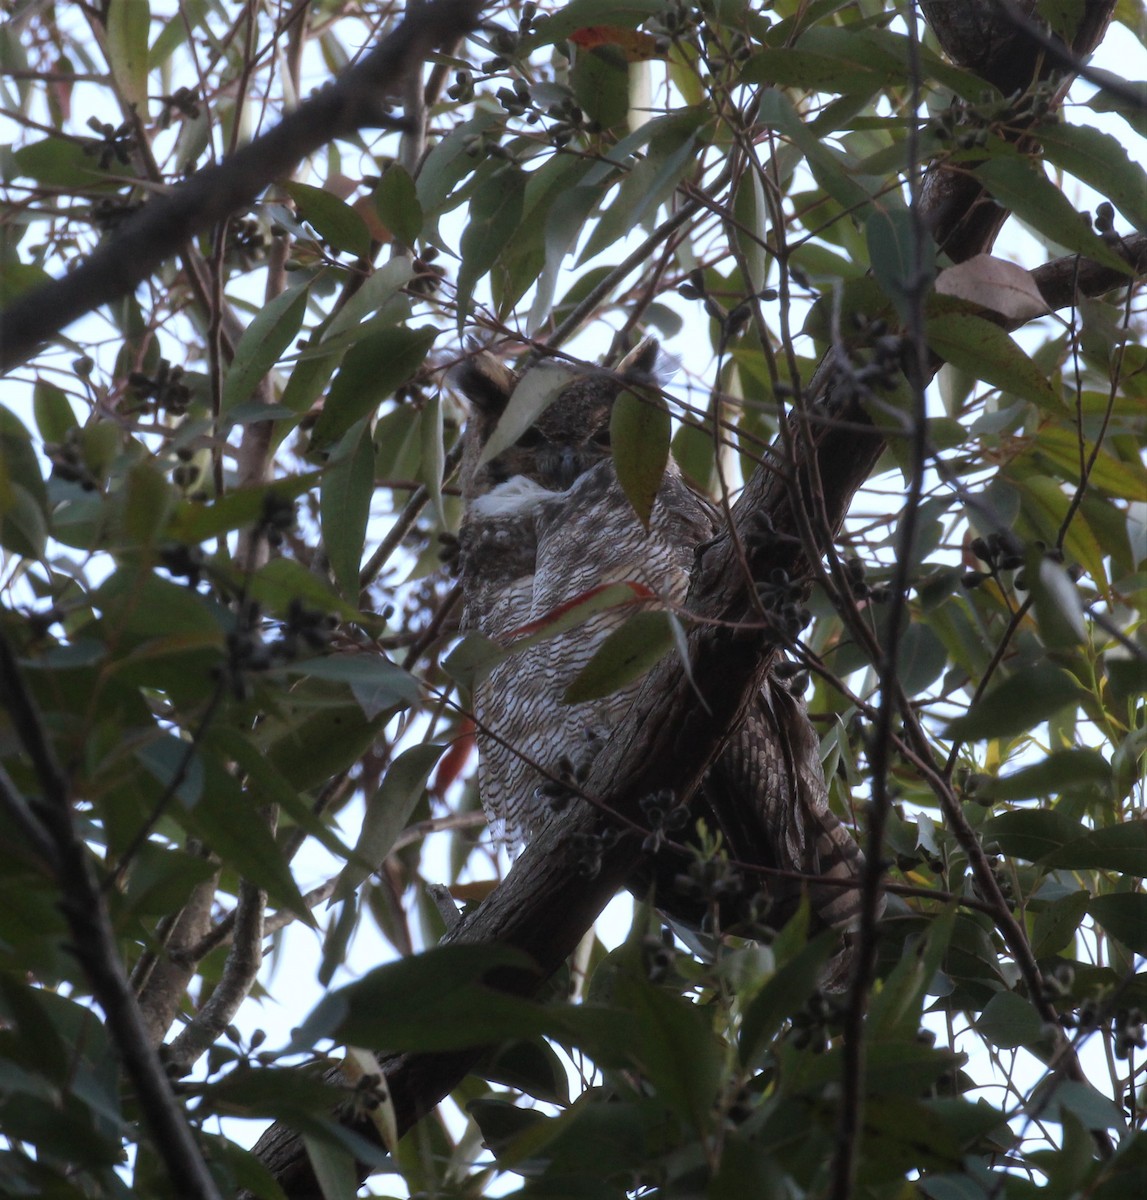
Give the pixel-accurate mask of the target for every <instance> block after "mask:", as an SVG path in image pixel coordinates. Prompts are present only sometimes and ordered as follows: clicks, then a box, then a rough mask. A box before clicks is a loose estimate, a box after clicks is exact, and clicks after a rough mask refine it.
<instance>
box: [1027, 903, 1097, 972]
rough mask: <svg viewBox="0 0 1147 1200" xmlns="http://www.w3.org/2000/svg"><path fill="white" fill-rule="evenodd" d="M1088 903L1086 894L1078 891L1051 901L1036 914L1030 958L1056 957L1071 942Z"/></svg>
mask: <svg viewBox="0 0 1147 1200" xmlns="http://www.w3.org/2000/svg"><path fill="white" fill-rule="evenodd" d="M1089 899H1090V898H1089V896H1088V894H1087V892H1086V891H1083V890H1082V889H1081V890H1080V891H1078V892H1072V893H1071V894H1070V895H1068V896H1061V897H1060V898H1059V899H1058V900H1053V901H1052V902H1051V903H1050V904H1049V905H1048V906H1047V907H1046V908H1042V909H1040V910H1039V911H1038V912H1037V913H1036V915H1035V922H1034V923H1033V925H1032V936H1031V944H1032V954H1034V955H1035V956H1036V958H1050V957H1051V956H1052V955H1053V954H1060V953H1062V952H1063V951H1064V950H1066V949H1067V948H1068V947H1069V946H1070V945H1071V944H1072V943H1073V942H1074V941H1075V934H1076V931H1077V930H1078V929H1079V923H1080V921H1082V920H1083V916H1084V914H1085V913H1086V912H1087V905H1088V900H1089Z"/></svg>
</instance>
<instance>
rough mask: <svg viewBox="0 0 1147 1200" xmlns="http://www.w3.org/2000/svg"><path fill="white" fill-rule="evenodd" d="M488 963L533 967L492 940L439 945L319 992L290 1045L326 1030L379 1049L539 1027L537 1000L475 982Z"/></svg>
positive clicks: (429, 1045)
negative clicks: (489, 942)
mask: <svg viewBox="0 0 1147 1200" xmlns="http://www.w3.org/2000/svg"><path fill="white" fill-rule="evenodd" d="M495 971H515V972H526V973H527V974H532V973H533V972H534V967H533V964H532V961H531V960H530V959H529V958H528V957H527V956H526V955H524V954H523V953H521V951H518V950H514V949H512V948H511V947H509V946H497V945H475V946H467V945H455V946H438V947H436V948H434V949H432V950H427V951H425V952H424V953H422V954H416V955H412V956H411V957H409V958H404V959H401V960H400V961H398V962H394V963H388V964H387V965H386V966H383V967H376V968H375V969H374V970H373V971H370V972H368V973H367V974H366V975H364V976H363V978H362V979H360V980H358V981H357V982H355V983H352V984H350V985H348V986H347V987H344V988H339V989H337V990H336V991H333V992H330V993H329V994H328V995H327V996H326V997H325V998H324V999H323V1000H321V1001H320V1002H319V1004H318V1005H317V1007H316V1008H315V1009H314V1010H313V1011H312V1012H311V1014H310V1015H309V1016H308V1017H307V1019H306V1020H305V1021H304V1022H303V1023H302V1025H301V1026H300V1027H299V1028H298V1029H297V1030H295V1033H294V1036H293V1037H292V1040H291V1047H290V1048H291V1049H292V1050H301V1049H304V1048H307V1047H310V1046H312V1045H314V1043H315V1042H316V1041H318V1040H319V1039H320V1038H326V1037H330V1038H334V1039H336V1040H337V1041H339V1042H343V1043H348V1042H349V1043H351V1044H352V1045H355V1046H363V1047H365V1048H367V1049H370V1050H376V1051H380V1052H381V1051H398V1050H411V1051H414V1050H419V1051H433V1050H458V1049H462V1048H464V1047H470V1046H481V1045H484V1044H486V1043H488V1042H498V1041H503V1040H505V1039H507V1038H511V1037H527V1036H531V1035H533V1034H535V1033H540V1032H542V1031H543V1030H544V1029H545V1026H546V1022H545V1021H544V1019H543V1013H544V1010H543V1009H542V1008H541V1006H539V1005H535V1004H532V1003H531V1002H529V1001H526V1000H519V999H517V998H515V997H513V996H509V995H507V994H505V993H502V992H496V991H494V990H493V989H491V988H490V987H487V986H486V985H485V984H484V983H483V982H482V981H483V979H484V977H485V976H487V975H488V974H490V973H492V972H495Z"/></svg>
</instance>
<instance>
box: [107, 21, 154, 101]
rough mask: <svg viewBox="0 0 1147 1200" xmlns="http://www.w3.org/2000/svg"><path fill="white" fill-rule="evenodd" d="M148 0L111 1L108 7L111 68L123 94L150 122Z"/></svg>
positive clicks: (149, 23)
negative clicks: (148, 106)
mask: <svg viewBox="0 0 1147 1200" xmlns="http://www.w3.org/2000/svg"><path fill="white" fill-rule="evenodd" d="M150 28H151V8H150V5H149V4H148V0H111V2H110V4H109V5H108V8H107V24H106V26H105V29H106V31H107V55H108V66H110V67H111V71H112V76H113V78H114V79H115V81H116V86H117V87H118V88H119V90H120V94H121V95H122V96H123V98H124V99H125V100H126V101H127V102H128V103H129V104H134V105H135V106H136V108H137V109H138V110H139V115H140V117H141V118H142V119H143V120H144V121H146V120H147V71H148V57H147V45H148V34H149V31H150Z"/></svg>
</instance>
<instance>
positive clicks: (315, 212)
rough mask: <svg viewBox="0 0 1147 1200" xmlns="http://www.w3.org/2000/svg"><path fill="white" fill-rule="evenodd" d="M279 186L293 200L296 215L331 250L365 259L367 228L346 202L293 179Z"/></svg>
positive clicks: (368, 232)
mask: <svg viewBox="0 0 1147 1200" xmlns="http://www.w3.org/2000/svg"><path fill="white" fill-rule="evenodd" d="M282 187H283V190H284V191H285V192H286V193H287V194H288V195H289V196H290V197H291V199H292V200H294V202H295V207H296V208H297V209H298V210H299V216H300V217H302V218H303V220H304V221H306V222H307V224H308V225H310V226H312V227H313V228H314V230H315V232H316V233H318V235H319V237H321V238H322V239H323V240H324V241H326V242H328V243H329V244H330V246H331V247H332V249H334V250H345V251H346V252H347V253H349V254H353V255H355V257H356V258H365V257H366V256H367V255H368V254H369V253H370V231H369V230H368V229H367V227H366V222H365V221H363V219H362V217H360V216H359V215H358V213H356V212H355V210H354V209H353V208H352V207H351V206H350V205H349V204H347V203H346V202H345V201H343V200H340V199H339V198H338V197H337V196H335V195H333V194H332V193H331V192H327V191H324V190H323V189H322V188H318V187H314V186H312V185H311V184H309V183H300V182H299V181H297V180H294V179H291V180H288V181H287V182H286V183H284V184H283V185H282Z"/></svg>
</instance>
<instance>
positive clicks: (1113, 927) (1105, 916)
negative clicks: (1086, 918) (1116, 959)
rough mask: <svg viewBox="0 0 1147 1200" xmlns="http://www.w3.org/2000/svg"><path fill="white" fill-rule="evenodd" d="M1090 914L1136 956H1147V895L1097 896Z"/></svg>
mask: <svg viewBox="0 0 1147 1200" xmlns="http://www.w3.org/2000/svg"><path fill="white" fill-rule="evenodd" d="M1087 911H1088V912H1089V913H1090V914H1091V915H1092V916H1093V917H1094V918H1095V919H1096V921H1098V922H1099V924H1100V925H1102V926H1103V928H1104V929H1105V930H1107V932H1108V933H1109V934H1111V936H1112V937H1114V938H1118V939H1119V941H1121V942H1122V943H1123V944H1124V945H1125V946H1126V947H1127V949H1128V950H1130V951H1131V952H1132V953H1133V954H1139V955H1147V895H1144V894H1143V893H1141V892H1109V893H1108V894H1107V895H1104V896H1093V897H1092V899H1091V901H1090V903H1089V904H1088V906H1087Z"/></svg>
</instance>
